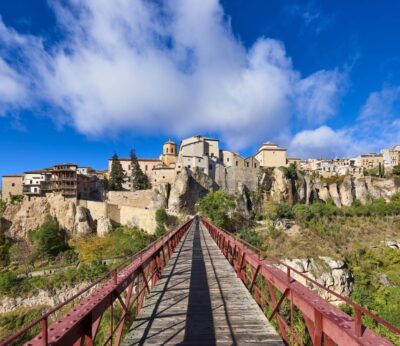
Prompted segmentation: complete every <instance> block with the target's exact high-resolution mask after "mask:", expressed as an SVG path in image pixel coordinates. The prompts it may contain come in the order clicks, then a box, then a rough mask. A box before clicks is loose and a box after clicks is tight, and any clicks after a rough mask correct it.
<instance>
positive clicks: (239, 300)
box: [122, 223, 283, 346]
mask: <svg viewBox="0 0 400 346" xmlns="http://www.w3.org/2000/svg"><path fill="white" fill-rule="evenodd" d="M216 344H218V345H274V346H275V345H276V346H278V345H279V346H281V345H283V343H282V341H281V338H280V336H279V335H278V334H277V332H276V331H275V329H274V328H273V327H272V326H271V324H270V323H269V322H268V320H267V319H266V317H265V316H264V314H263V313H262V311H261V310H260V309H259V307H258V305H257V304H256V303H255V301H254V300H253V299H252V297H251V296H250V294H249V292H248V291H247V289H246V288H245V286H244V285H243V284H242V282H241V281H240V280H239V279H238V278H237V277H236V273H235V272H234V270H233V268H232V267H231V266H230V264H229V263H228V261H227V260H226V259H225V257H224V256H223V254H222V253H221V251H220V250H219V248H218V247H217V245H216V244H215V243H214V241H213V239H212V238H211V236H210V235H209V233H208V232H207V230H206V229H205V228H204V227H202V226H201V225H200V226H199V225H196V224H195V223H193V225H192V226H191V228H190V230H189V231H188V233H187V234H186V236H185V237H184V238H183V239H182V242H181V244H180V245H179V246H178V247H177V248H176V251H175V253H174V254H173V256H172V258H171V260H170V262H169V264H168V266H167V267H166V268H165V270H164V273H163V275H162V278H161V279H160V281H159V282H158V283H157V285H156V286H155V287H154V289H153V290H152V292H151V294H150V295H149V297H148V298H147V300H146V302H145V304H144V306H143V308H142V310H141V311H140V313H139V315H138V318H137V319H136V320H135V321H134V323H133V324H132V326H131V327H130V329H129V331H128V333H127V335H126V336H125V339H124V341H123V343H122V345H125V346H127V345H216Z"/></svg>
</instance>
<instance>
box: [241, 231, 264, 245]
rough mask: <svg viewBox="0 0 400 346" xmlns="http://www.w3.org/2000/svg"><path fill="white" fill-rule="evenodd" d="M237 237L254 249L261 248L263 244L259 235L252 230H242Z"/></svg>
mask: <svg viewBox="0 0 400 346" xmlns="http://www.w3.org/2000/svg"><path fill="white" fill-rule="evenodd" d="M239 237H240V238H241V239H242V240H244V241H245V242H246V243H249V244H250V245H252V246H254V247H256V248H259V247H261V245H262V243H263V242H262V239H261V237H260V235H259V233H257V232H256V231H255V230H254V229H252V228H242V229H241V230H240V231H239Z"/></svg>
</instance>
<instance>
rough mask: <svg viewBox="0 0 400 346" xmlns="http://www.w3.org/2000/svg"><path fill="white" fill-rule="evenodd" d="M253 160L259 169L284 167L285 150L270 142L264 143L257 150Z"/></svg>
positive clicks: (285, 161) (285, 162)
mask: <svg viewBox="0 0 400 346" xmlns="http://www.w3.org/2000/svg"><path fill="white" fill-rule="evenodd" d="M255 158H256V159H257V160H258V162H259V163H260V166H261V167H281V166H286V164H287V159H286V149H284V148H279V147H278V145H277V144H273V143H271V142H266V143H264V144H263V145H262V146H261V147H260V149H258V151H257V154H256V155H255Z"/></svg>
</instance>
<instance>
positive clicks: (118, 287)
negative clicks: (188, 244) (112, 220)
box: [25, 219, 193, 345]
mask: <svg viewBox="0 0 400 346" xmlns="http://www.w3.org/2000/svg"><path fill="white" fill-rule="evenodd" d="M192 222H193V219H191V220H189V221H188V222H186V223H185V224H184V225H182V226H181V227H179V228H178V229H176V230H174V231H172V232H169V233H167V234H166V235H165V236H164V237H163V238H162V239H160V240H159V241H157V242H156V243H155V244H154V245H153V246H151V247H150V248H149V249H147V250H146V251H145V252H144V253H142V254H140V256H139V257H138V258H136V259H135V260H134V261H133V262H132V263H131V264H130V265H129V266H127V267H126V268H124V269H123V270H121V271H120V272H119V273H118V275H117V277H116V282H115V278H111V279H110V280H109V281H107V282H106V283H105V284H103V285H102V286H100V287H99V288H97V289H96V290H95V291H94V292H93V293H92V294H91V295H90V296H89V297H87V298H85V299H84V300H83V301H82V302H81V303H79V304H78V305H77V306H75V307H74V308H72V309H71V310H70V311H69V312H68V313H66V314H65V315H63V316H62V317H61V318H60V319H58V320H57V321H55V322H54V323H52V324H51V325H50V326H49V327H48V329H47V334H48V335H47V338H48V343H47V344H48V345H80V344H81V340H82V339H83V338H84V339H85V344H93V337H92V336H95V335H93V334H95V330H96V328H97V327H98V323H99V321H100V319H101V316H102V315H103V313H104V312H105V310H106V309H107V308H109V307H110V306H111V305H112V304H113V303H114V301H115V300H117V299H118V295H120V294H121V293H122V292H124V291H125V290H126V289H127V288H128V286H129V285H130V284H131V283H133V282H134V281H135V279H136V278H137V277H138V276H139V275H140V274H141V273H142V268H145V267H146V266H147V265H148V264H149V263H151V262H152V261H153V260H154V259H155V258H157V256H159V255H160V253H161V252H162V251H163V249H164V247H165V246H167V247H168V249H171V246H172V249H174V248H175V246H176V245H177V243H178V242H179V241H180V239H181V238H182V236H183V235H184V234H185V233H186V231H187V230H188V229H189V227H190V225H191V223H192ZM169 251H170V250H169ZM43 344H45V342H44V339H43V335H42V334H40V335H38V336H36V337H35V338H34V339H32V340H31V341H29V342H27V343H26V344H25V345H43Z"/></svg>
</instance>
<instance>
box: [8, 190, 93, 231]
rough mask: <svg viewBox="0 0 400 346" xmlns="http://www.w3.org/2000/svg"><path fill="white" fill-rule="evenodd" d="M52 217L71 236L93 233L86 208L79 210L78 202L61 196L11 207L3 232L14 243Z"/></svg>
mask: <svg viewBox="0 0 400 346" xmlns="http://www.w3.org/2000/svg"><path fill="white" fill-rule="evenodd" d="M48 216H52V217H54V218H56V219H57V221H58V222H59V224H60V226H61V227H62V228H64V229H65V230H67V231H68V232H69V233H70V234H71V235H74V234H75V233H76V234H80V235H81V234H88V233H90V232H91V225H90V218H89V217H88V213H87V212H86V211H85V210H82V207H77V206H76V204H75V200H71V199H64V198H63V197H62V196H60V195H48V196H47V197H36V198H32V199H31V200H29V199H28V198H24V200H23V201H22V202H19V203H15V204H8V205H7V207H6V210H5V211H4V214H3V218H4V220H3V222H2V228H3V230H4V231H5V232H7V235H8V236H9V237H11V238H13V239H21V238H25V237H26V236H27V232H28V231H29V230H32V229H36V228H38V227H39V226H40V225H41V224H42V223H43V222H44V221H45V219H46V217H48Z"/></svg>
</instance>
